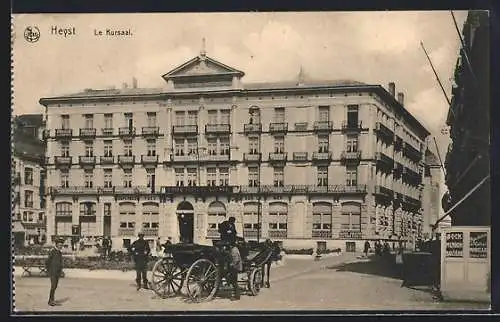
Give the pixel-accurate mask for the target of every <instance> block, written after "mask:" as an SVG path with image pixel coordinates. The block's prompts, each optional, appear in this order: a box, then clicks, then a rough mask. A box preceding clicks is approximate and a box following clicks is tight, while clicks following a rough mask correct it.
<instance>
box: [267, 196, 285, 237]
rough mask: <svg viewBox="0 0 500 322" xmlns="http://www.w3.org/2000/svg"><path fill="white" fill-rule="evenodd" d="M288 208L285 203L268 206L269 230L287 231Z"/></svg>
mask: <svg viewBox="0 0 500 322" xmlns="http://www.w3.org/2000/svg"><path fill="white" fill-rule="evenodd" d="M287 220H288V206H287V204H285V203H280V202H277V203H271V204H270V205H269V229H273V230H285V231H286V229H287Z"/></svg>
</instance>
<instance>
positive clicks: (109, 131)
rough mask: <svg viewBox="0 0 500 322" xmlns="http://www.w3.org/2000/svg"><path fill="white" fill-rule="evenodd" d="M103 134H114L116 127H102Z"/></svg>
mask: <svg viewBox="0 0 500 322" xmlns="http://www.w3.org/2000/svg"><path fill="white" fill-rule="evenodd" d="M101 132H102V135H103V136H112V135H113V134H114V132H115V129H114V128H112V127H104V128H102V129H101Z"/></svg>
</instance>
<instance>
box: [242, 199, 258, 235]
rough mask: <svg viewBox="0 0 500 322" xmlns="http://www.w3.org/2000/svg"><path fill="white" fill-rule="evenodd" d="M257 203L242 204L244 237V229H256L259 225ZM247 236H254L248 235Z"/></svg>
mask: <svg viewBox="0 0 500 322" xmlns="http://www.w3.org/2000/svg"><path fill="white" fill-rule="evenodd" d="M259 208H260V207H259V204H258V203H253V202H252V203H246V204H244V205H243V237H245V233H246V232H245V230H257V229H259V228H260V225H259V212H260V209H259ZM249 237H256V236H252V235H250V236H249Z"/></svg>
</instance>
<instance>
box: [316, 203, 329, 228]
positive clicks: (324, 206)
mask: <svg viewBox="0 0 500 322" xmlns="http://www.w3.org/2000/svg"><path fill="white" fill-rule="evenodd" d="M331 229H332V205H331V204H330V203H327V202H317V203H315V204H313V230H331Z"/></svg>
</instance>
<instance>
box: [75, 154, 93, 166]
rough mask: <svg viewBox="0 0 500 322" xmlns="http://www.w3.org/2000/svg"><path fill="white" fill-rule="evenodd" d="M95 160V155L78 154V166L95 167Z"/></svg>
mask: <svg viewBox="0 0 500 322" xmlns="http://www.w3.org/2000/svg"><path fill="white" fill-rule="evenodd" d="M95 160H96V157H95V156H85V155H83V156H79V157H78V163H79V164H80V166H82V167H84V168H93V167H95Z"/></svg>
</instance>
